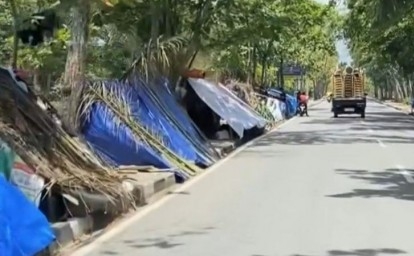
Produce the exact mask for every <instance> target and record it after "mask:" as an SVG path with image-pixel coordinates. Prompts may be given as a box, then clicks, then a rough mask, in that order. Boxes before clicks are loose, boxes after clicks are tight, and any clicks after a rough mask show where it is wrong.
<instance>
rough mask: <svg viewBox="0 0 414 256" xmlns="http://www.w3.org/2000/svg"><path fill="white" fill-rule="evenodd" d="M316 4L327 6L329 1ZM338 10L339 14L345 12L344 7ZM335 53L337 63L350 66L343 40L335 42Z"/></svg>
mask: <svg viewBox="0 0 414 256" xmlns="http://www.w3.org/2000/svg"><path fill="white" fill-rule="evenodd" d="M315 1H316V2H318V3H323V4H328V2H329V0H315ZM338 10H339V11H340V12H345V11H346V9H344V7H338ZM336 51H337V52H338V55H339V61H341V62H347V63H348V64H351V61H352V59H351V56H350V54H349V50H348V48H347V46H346V44H345V41H344V40H338V41H337V42H336Z"/></svg>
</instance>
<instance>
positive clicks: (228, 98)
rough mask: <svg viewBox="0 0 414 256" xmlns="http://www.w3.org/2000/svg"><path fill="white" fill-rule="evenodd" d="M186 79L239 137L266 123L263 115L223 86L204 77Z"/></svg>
mask: <svg viewBox="0 0 414 256" xmlns="http://www.w3.org/2000/svg"><path fill="white" fill-rule="evenodd" d="M188 81H189V83H190V85H191V87H192V88H193V89H194V91H195V92H196V93H197V95H198V96H199V97H200V98H201V99H202V100H203V101H204V102H205V103H206V104H207V105H208V106H209V107H210V108H211V109H212V110H213V111H214V112H215V113H217V114H218V115H219V116H220V117H221V118H222V119H224V120H225V121H226V122H227V123H228V124H229V125H230V127H231V128H232V129H233V130H234V131H235V132H236V133H237V134H238V135H239V137H240V138H242V137H243V133H244V130H248V129H251V128H253V127H259V128H262V127H264V126H265V125H266V120H265V119H264V118H263V117H261V116H260V115H259V114H257V113H256V112H255V111H254V110H253V109H251V108H250V107H249V106H248V105H247V104H245V103H244V104H243V102H242V100H240V99H237V96H235V95H234V94H233V93H231V92H230V91H229V90H228V89H226V88H224V87H223V86H221V85H215V84H212V83H210V82H209V81H207V80H204V79H194V78H190V79H188Z"/></svg>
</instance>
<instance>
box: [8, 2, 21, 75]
mask: <svg viewBox="0 0 414 256" xmlns="http://www.w3.org/2000/svg"><path fill="white" fill-rule="evenodd" d="M9 4H10V10H11V14H12V16H13V55H12V61H11V66H12V68H14V69H16V68H17V57H18V53H19V37H18V36H17V30H18V27H19V26H18V17H17V15H18V14H17V6H16V2H15V0H9Z"/></svg>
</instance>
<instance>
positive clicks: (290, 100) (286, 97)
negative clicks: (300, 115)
mask: <svg viewBox="0 0 414 256" xmlns="http://www.w3.org/2000/svg"><path fill="white" fill-rule="evenodd" d="M266 94H267V95H268V96H270V97H272V98H276V99H279V100H281V101H283V102H284V103H285V105H286V108H285V110H284V114H285V117H286V118H291V117H293V116H295V115H296V110H297V105H298V101H297V99H296V97H295V96H293V95H290V94H287V93H284V92H282V91H281V90H278V89H274V88H271V89H268V90H267V91H266Z"/></svg>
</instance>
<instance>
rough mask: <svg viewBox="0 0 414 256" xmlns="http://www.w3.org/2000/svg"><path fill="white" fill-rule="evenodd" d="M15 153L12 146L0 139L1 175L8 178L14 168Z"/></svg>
mask: <svg viewBox="0 0 414 256" xmlns="http://www.w3.org/2000/svg"><path fill="white" fill-rule="evenodd" d="M13 164H14V153H13V151H12V150H11V148H10V147H9V146H8V145H7V144H6V143H4V142H3V141H2V140H0V175H3V176H5V177H6V179H7V180H8V179H9V178H10V173H11V171H12V169H13Z"/></svg>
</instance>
